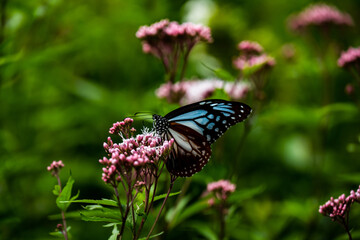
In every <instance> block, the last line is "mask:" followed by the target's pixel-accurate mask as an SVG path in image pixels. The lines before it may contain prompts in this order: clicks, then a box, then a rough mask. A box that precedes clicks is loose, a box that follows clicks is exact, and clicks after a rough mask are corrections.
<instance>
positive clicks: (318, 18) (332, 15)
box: [289, 3, 354, 30]
mask: <svg viewBox="0 0 360 240" xmlns="http://www.w3.org/2000/svg"><path fill="white" fill-rule="evenodd" d="M289 23H290V28H291V29H293V30H301V29H304V28H306V27H308V26H311V25H315V26H324V25H328V24H333V25H341V26H353V25H354V22H353V20H352V18H351V16H350V15H349V14H347V13H342V12H340V11H339V10H338V9H337V8H336V7H333V6H329V5H327V4H324V3H320V4H314V5H310V6H309V7H307V8H306V9H305V10H303V11H302V12H300V13H299V14H298V15H297V16H293V17H292V18H290V22H289Z"/></svg>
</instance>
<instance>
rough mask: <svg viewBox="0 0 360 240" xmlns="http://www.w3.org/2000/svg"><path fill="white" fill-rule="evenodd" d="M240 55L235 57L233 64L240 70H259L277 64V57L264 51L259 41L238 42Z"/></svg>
mask: <svg viewBox="0 0 360 240" xmlns="http://www.w3.org/2000/svg"><path fill="white" fill-rule="evenodd" d="M238 49H239V50H240V56H239V57H237V58H235V59H234V61H233V65H234V67H235V68H236V69H238V70H240V71H249V70H250V72H251V73H253V72H257V71H260V70H263V69H266V68H272V67H274V66H275V63H276V62H275V59H274V58H273V57H270V56H268V55H267V54H266V53H264V52H263V48H262V46H261V45H260V44H259V43H257V42H252V41H242V42H240V43H239V44H238Z"/></svg>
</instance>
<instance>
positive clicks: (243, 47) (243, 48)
mask: <svg viewBox="0 0 360 240" xmlns="http://www.w3.org/2000/svg"><path fill="white" fill-rule="evenodd" d="M238 49H239V50H240V52H241V53H242V54H244V55H253V54H260V53H262V52H263V51H264V49H263V47H262V46H261V45H260V44H259V43H257V42H253V41H247V40H245V41H241V42H240V43H239V44H238Z"/></svg>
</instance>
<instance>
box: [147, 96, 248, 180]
mask: <svg viewBox="0 0 360 240" xmlns="http://www.w3.org/2000/svg"><path fill="white" fill-rule="evenodd" d="M251 111H252V110H251V108H250V107H249V106H248V105H246V104H244V103H240V102H232V101H225V100H220V99H211V100H204V101H200V102H196V103H193V104H189V105H186V106H183V107H180V108H178V109H175V110H174V111H172V112H170V113H168V114H166V115H165V116H164V117H162V116H160V115H157V114H154V115H153V116H152V118H153V120H154V128H155V131H156V133H157V134H159V135H160V137H161V138H162V140H167V141H168V140H170V139H172V138H173V139H174V144H173V148H172V150H171V152H170V155H169V157H168V159H167V160H166V167H167V169H168V171H169V172H170V173H171V174H172V175H175V176H180V177H190V176H192V175H193V174H195V173H197V172H200V171H201V170H202V168H203V167H204V166H205V165H206V164H207V162H208V161H209V159H210V156H211V144H212V143H214V142H215V141H216V140H217V139H218V138H219V137H220V136H221V135H223V134H224V132H225V131H226V130H227V129H228V128H229V127H231V126H233V125H235V124H236V123H239V122H242V121H244V120H245V119H246V118H247V117H248V116H249V114H250V113H251Z"/></svg>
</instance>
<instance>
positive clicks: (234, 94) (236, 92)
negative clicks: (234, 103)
mask: <svg viewBox="0 0 360 240" xmlns="http://www.w3.org/2000/svg"><path fill="white" fill-rule="evenodd" d="M224 91H225V92H226V93H227V95H228V96H229V97H230V98H231V99H232V100H240V99H244V98H245V97H246V95H247V93H248V92H249V91H250V85H249V84H247V83H243V82H227V83H225V86H224Z"/></svg>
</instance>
